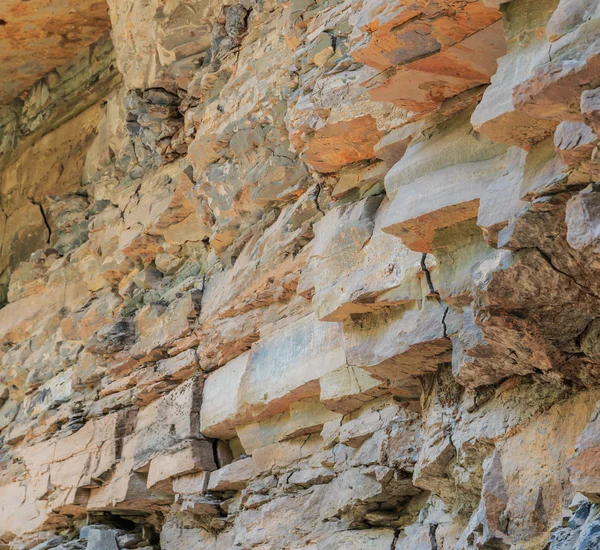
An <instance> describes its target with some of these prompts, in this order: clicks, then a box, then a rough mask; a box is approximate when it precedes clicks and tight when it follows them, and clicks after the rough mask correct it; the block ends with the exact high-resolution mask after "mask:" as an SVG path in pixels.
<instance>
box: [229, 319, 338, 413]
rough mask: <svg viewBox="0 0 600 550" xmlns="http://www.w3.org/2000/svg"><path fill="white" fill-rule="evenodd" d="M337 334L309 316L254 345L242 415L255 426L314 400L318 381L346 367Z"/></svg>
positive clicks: (243, 392)
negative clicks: (294, 405)
mask: <svg viewBox="0 0 600 550" xmlns="http://www.w3.org/2000/svg"><path fill="white" fill-rule="evenodd" d="M340 339H341V331H340V329H339V327H337V326H336V325H333V324H329V323H319V322H318V321H317V320H316V318H315V317H314V316H312V315H310V316H308V317H305V318H303V319H301V320H299V321H296V322H294V323H292V324H290V325H288V326H286V327H285V328H282V329H280V330H277V331H275V332H274V333H273V334H271V335H269V336H267V337H265V338H262V339H261V340H259V341H258V342H257V343H256V344H255V345H254V346H253V348H252V351H251V352H250V356H249V359H248V366H247V367H246V370H245V372H244V374H243V376H242V380H241V383H240V390H239V391H240V401H241V409H242V410H243V411H247V412H246V414H249V415H251V416H252V417H254V418H255V419H257V420H260V419H261V418H267V417H269V416H272V415H274V414H277V413H279V412H282V411H285V410H287V409H288V408H289V407H290V405H291V404H292V403H293V402H294V401H299V400H300V399H306V398H308V397H313V396H318V395H319V393H320V387H319V379H320V378H321V377H322V376H324V375H325V374H327V373H328V372H332V371H334V370H336V369H338V368H340V367H342V366H344V365H345V364H346V358H345V356H344V352H343V349H342V348H341V345H340V344H341V342H340Z"/></svg>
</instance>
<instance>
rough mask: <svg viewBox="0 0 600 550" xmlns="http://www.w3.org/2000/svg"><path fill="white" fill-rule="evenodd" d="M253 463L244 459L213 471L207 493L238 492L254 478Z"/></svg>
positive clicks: (248, 459)
mask: <svg viewBox="0 0 600 550" xmlns="http://www.w3.org/2000/svg"><path fill="white" fill-rule="evenodd" d="M255 474H256V471H255V469H254V461H253V460H252V458H244V459H242V460H238V461H236V462H232V463H231V464H228V465H227V466H225V467H223V468H220V469H219V470H215V471H214V472H212V473H211V474H210V478H209V481H208V487H207V489H208V490H209V491H239V490H240V489H243V488H244V487H245V486H246V485H247V484H248V483H249V482H250V480H251V479H252V478H253V477H254V476H255Z"/></svg>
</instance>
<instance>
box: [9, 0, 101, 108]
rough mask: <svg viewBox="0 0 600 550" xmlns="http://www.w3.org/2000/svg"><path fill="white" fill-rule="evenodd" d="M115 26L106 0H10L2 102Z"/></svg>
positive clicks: (15, 95) (72, 56) (11, 97)
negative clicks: (111, 26) (112, 25)
mask: <svg viewBox="0 0 600 550" xmlns="http://www.w3.org/2000/svg"><path fill="white" fill-rule="evenodd" d="M109 27H110V18H109V15H108V6H107V4H106V2H105V0H52V1H50V0H4V1H3V2H2V6H0V105H2V104H7V103H9V102H10V101H11V100H12V99H14V98H15V97H17V96H18V95H19V94H21V93H22V92H23V91H25V90H26V89H28V88H29V87H30V86H31V85H33V84H34V83H35V82H36V81H37V80H38V79H39V78H41V77H42V76H44V75H45V74H46V73H47V72H49V71H51V70H52V69H54V68H56V67H59V66H61V65H62V64H64V63H66V62H67V61H69V60H70V59H72V58H74V57H75V56H76V55H78V54H79V53H80V52H81V51H82V50H83V49H84V48H85V47H86V46H89V45H90V44H92V43H93V42H95V41H96V40H98V39H99V38H100V37H101V36H102V34H103V33H104V32H105V31H106V30H107V29H108V28H109Z"/></svg>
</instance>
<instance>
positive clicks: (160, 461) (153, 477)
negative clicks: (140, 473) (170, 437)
mask: <svg viewBox="0 0 600 550" xmlns="http://www.w3.org/2000/svg"><path fill="white" fill-rule="evenodd" d="M215 467H216V466H215V462H214V457H213V450H212V443H210V442H209V441H206V440H199V441H193V440H192V441H187V442H185V443H183V444H182V445H180V446H178V448H176V449H175V450H169V451H168V452H167V453H165V454H161V455H158V456H157V457H155V458H153V459H152V460H151V461H150V467H149V469H148V480H147V484H148V487H149V488H151V487H154V486H160V487H161V488H163V490H168V489H172V490H173V492H177V491H175V490H174V489H173V488H172V485H173V481H172V479H171V478H174V477H178V476H182V475H186V474H192V473H195V472H197V471H199V470H202V471H212V470H214V469H215Z"/></svg>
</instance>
